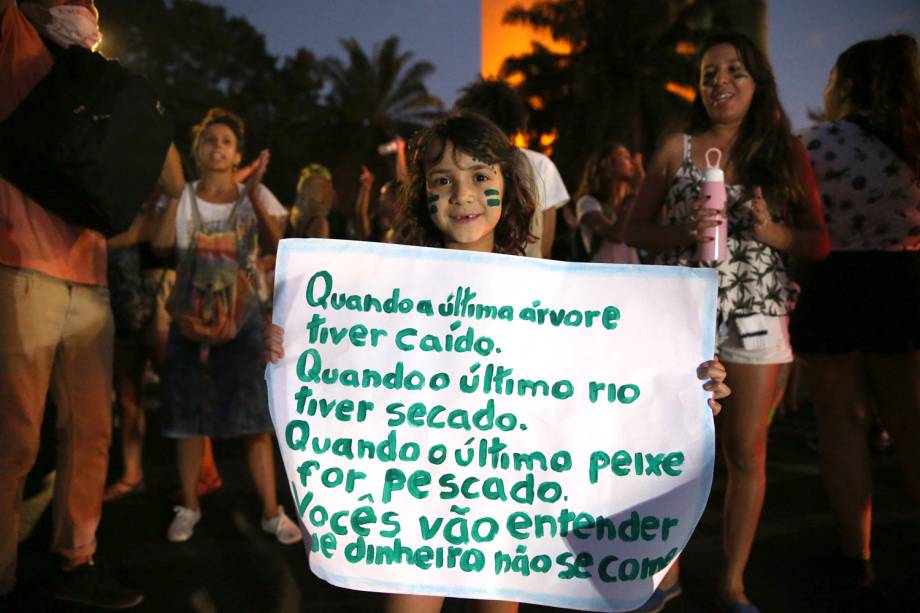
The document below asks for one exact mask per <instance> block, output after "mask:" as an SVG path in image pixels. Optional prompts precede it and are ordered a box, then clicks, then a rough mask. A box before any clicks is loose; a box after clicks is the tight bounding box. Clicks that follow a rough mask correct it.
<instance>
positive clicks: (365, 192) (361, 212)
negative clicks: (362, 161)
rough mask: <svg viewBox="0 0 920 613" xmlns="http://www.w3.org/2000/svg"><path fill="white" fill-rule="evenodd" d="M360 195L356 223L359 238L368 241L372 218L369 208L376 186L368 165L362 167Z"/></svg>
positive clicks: (357, 202) (357, 199) (356, 201)
mask: <svg viewBox="0 0 920 613" xmlns="http://www.w3.org/2000/svg"><path fill="white" fill-rule="evenodd" d="M358 183H359V186H358V197H357V198H356V199H355V216H354V221H353V223H354V225H355V233H356V234H357V235H358V240H362V241H366V240H368V239H369V238H370V236H371V220H370V217H368V214H367V210H368V208H369V207H370V202H371V190H372V189H373V187H374V175H373V174H372V173H371V171H370V170H368V169H367V166H362V167H361V176H360V178H359V179H358Z"/></svg>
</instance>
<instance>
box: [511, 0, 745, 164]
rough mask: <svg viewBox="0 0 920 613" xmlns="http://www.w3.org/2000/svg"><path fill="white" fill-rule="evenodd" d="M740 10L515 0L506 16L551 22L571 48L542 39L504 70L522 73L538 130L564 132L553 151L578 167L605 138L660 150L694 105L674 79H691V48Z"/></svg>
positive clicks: (649, 2) (704, 0)
mask: <svg viewBox="0 0 920 613" xmlns="http://www.w3.org/2000/svg"><path fill="white" fill-rule="evenodd" d="M736 4H740V3H736ZM739 14H740V13H739V11H738V10H736V9H733V8H732V6H730V4H729V3H726V2H724V1H723V0H696V1H692V0H642V1H641V2H635V1H633V0H542V1H538V2H535V3H533V4H532V5H531V6H530V7H527V8H524V7H522V6H516V7H513V8H512V9H511V10H509V11H508V13H507V14H506V15H505V21H506V22H507V23H519V24H526V25H529V26H532V27H534V28H542V29H546V30H548V31H549V32H550V33H551V34H552V36H553V38H555V39H556V40H560V41H565V42H566V43H568V45H569V46H570V48H571V52H570V53H567V54H563V53H554V52H552V51H550V50H548V49H547V48H545V47H543V46H541V45H538V44H535V45H534V47H533V49H532V52H531V53H529V54H527V55H523V56H519V57H515V58H511V59H509V60H507V61H506V63H505V65H504V67H503V75H504V76H505V77H508V78H518V79H520V80H521V82H520V84H519V85H518V90H519V91H520V93H521V94H522V95H523V96H524V97H525V99H527V100H528V101H529V102H530V104H531V107H532V114H531V129H532V132H533V133H534V134H541V133H548V132H551V131H553V130H556V131H557V132H558V138H557V141H556V145H555V151H556V155H555V156H554V157H555V158H556V160H557V163H558V164H559V166H560V168H561V169H562V170H563V173H564V174H565V175H566V176H569V177H574V176H577V174H578V169H579V168H580V166H581V164H582V163H583V161H584V159H585V158H586V157H587V156H588V155H589V154H590V152H591V151H592V150H593V149H594V148H596V147H597V146H598V145H600V144H601V143H602V142H603V141H605V140H611V139H614V140H619V141H622V142H623V143H624V144H626V145H627V146H628V147H631V148H634V149H638V150H639V151H649V150H651V149H652V148H653V146H654V142H655V139H657V138H658V137H659V136H660V135H661V133H662V132H663V131H665V130H666V129H668V128H671V127H673V126H674V123H675V120H676V119H677V118H679V117H680V115H681V114H682V113H684V112H685V111H686V110H687V109H688V108H689V103H688V102H687V101H686V100H684V99H682V98H680V97H678V96H675V95H674V94H672V93H669V92H668V90H667V89H666V85H667V84H668V83H680V84H690V82H691V80H692V76H693V61H694V55H693V54H692V53H688V52H687V49H688V48H692V47H693V46H696V45H698V44H699V43H700V42H702V40H703V38H705V36H706V35H708V34H709V33H711V32H712V31H714V30H716V29H731V28H732V27H733V24H734V23H735V21H737V19H736V17H737V16H738V15H739ZM679 43H682V44H681V45H679Z"/></svg>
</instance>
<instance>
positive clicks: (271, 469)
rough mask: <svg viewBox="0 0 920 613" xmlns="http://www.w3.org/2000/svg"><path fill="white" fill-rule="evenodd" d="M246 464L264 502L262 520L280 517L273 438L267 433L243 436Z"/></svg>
mask: <svg viewBox="0 0 920 613" xmlns="http://www.w3.org/2000/svg"><path fill="white" fill-rule="evenodd" d="M243 447H244V448H245V449H246V463H247V464H248V465H249V473H250V474H251V475H252V480H253V482H255V484H256V490H257V491H258V492H259V498H260V499H261V500H262V518H263V519H270V518H272V517H275V516H276V515H278V495H277V493H276V492H275V457H274V455H273V453H274V450H273V449H272V438H271V436H269V434H268V433H267V432H262V433H259V434H247V435H244V436H243Z"/></svg>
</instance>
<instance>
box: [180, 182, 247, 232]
mask: <svg viewBox="0 0 920 613" xmlns="http://www.w3.org/2000/svg"><path fill="white" fill-rule="evenodd" d="M186 188H187V189H188V190H189V200H190V201H191V204H192V232H193V233H194V232H198V231H200V230H202V229H203V228H204V222H203V221H202V220H201V209H199V208H198V198H197V197H196V196H195V186H194V184H192V183H189V184H188V185H187V186H186ZM244 200H246V188H245V187H244V188H243V189H241V190H239V195H237V198H236V202H234V203H233V208H232V209H230V215H229V216H228V217H227V225H228V226H229V227H231V228H232V227H233V222H234V221H236V213H237V211H239V209H240V206H241V205H242V204H243V201H244Z"/></svg>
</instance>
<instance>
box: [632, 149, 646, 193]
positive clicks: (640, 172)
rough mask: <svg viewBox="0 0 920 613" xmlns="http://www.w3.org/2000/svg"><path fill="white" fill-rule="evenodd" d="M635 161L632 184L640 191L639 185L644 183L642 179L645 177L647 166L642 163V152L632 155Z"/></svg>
mask: <svg viewBox="0 0 920 613" xmlns="http://www.w3.org/2000/svg"><path fill="white" fill-rule="evenodd" d="M632 163H633V176H632V184H633V190H634V191H638V190H639V186H640V185H642V181H643V180H644V179H645V166H643V164H642V154H641V153H636V154H635V155H633V157H632Z"/></svg>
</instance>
